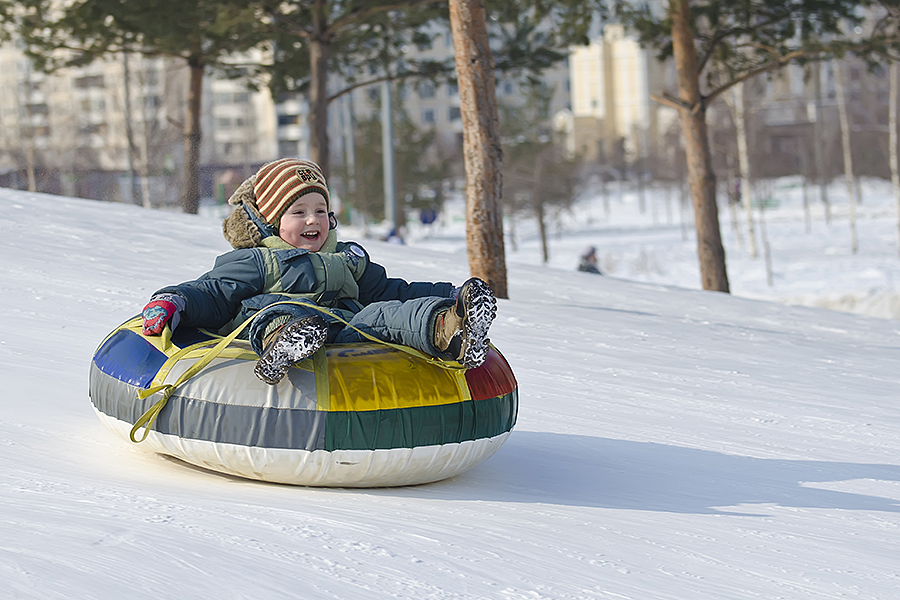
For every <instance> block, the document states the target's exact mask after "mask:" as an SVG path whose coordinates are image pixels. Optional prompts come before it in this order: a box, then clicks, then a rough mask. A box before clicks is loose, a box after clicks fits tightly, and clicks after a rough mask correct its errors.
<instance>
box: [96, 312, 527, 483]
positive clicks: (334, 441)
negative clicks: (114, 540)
mask: <svg viewBox="0 0 900 600" xmlns="http://www.w3.org/2000/svg"><path fill="white" fill-rule="evenodd" d="M218 340H221V338H217V337H215V336H211V335H208V334H205V333H204V332H201V331H198V330H194V329H189V328H180V329H179V330H177V331H176V334H175V335H174V336H172V339H171V340H169V339H168V338H164V337H145V336H143V335H142V334H141V320H140V318H135V319H132V320H131V321H129V322H127V323H125V324H123V325H122V326H120V327H119V328H117V329H116V330H115V331H113V332H112V333H111V334H110V335H109V336H108V337H107V338H106V339H105V340H104V341H103V343H102V344H101V345H100V347H99V348H98V349H97V351H96V353H95V354H94V357H93V360H92V363H91V372H90V399H91V404H92V405H93V407H94V410H95V412H96V413H97V415H98V416H99V417H100V420H101V421H102V422H103V423H104V424H105V425H106V426H107V427H108V428H109V429H110V430H112V431H113V432H114V433H116V434H118V435H120V436H121V437H123V438H124V439H125V440H131V441H137V440H135V438H134V431H135V430H136V429H137V427H136V423H138V421H139V420H140V419H142V417H145V415H147V414H148V411H150V412H152V409H153V408H154V406H157V407H158V406H159V405H160V404H163V406H162V408H161V410H159V411H158V415H157V416H156V418H155V420H152V421H150V423H149V424H148V425H147V426H146V431H145V432H144V433H145V434H146V439H144V441H143V442H142V443H141V445H142V446H146V447H147V448H148V449H150V450H152V451H156V452H160V453H162V454H166V455H169V456H173V457H175V458H178V459H181V460H183V461H185V462H188V463H191V464H194V465H197V466H200V467H204V468H207V469H211V470H213V471H218V472H222V473H228V474H232V475H237V476H240V477H246V478H250V479H259V480H263V481H271V482H277V483H290V484H296V485H308V486H334V487H380V486H398V485H413V484H420V483H427V482H431V481H438V480H440V479H445V478H447V477H452V476H454V475H458V474H460V473H462V472H464V471H466V470H467V469H470V468H472V467H473V466H475V465H477V464H478V463H480V462H482V461H484V460H486V459H488V458H489V457H490V456H492V455H493V454H494V453H495V452H496V451H497V450H498V449H499V448H500V446H501V445H502V444H503V442H504V441H505V440H506V438H507V437H508V436H509V433H510V431H511V430H512V428H513V426H514V425H515V422H516V413H517V410H518V391H517V384H516V380H515V377H514V376H513V373H512V370H511V369H510V367H509V364H508V363H507V362H506V360H505V359H504V358H503V356H502V355H501V354H500V353H499V352H498V351H497V350H496V349H495V348H491V350H490V351H489V352H488V355H487V358H486V360H485V362H484V364H483V365H481V366H480V367H478V368H477V369H468V370H465V369H447V368H442V367H440V366H436V365H435V363H434V361H429V360H426V359H425V358H422V357H418V356H415V355H413V354H409V353H407V352H404V351H402V350H399V349H396V348H392V347H388V346H386V345H381V344H376V343H362V344H342V345H333V346H327V347H326V348H325V349H324V350H323V351H320V352H319V353H317V354H316V355H315V360H313V359H312V358H311V359H307V360H305V361H303V362H301V363H300V364H298V365H295V366H294V367H293V368H291V369H290V370H289V372H288V375H287V376H286V377H285V378H284V380H282V381H281V383H279V384H278V385H275V386H270V385H267V384H265V383H263V382H262V381H260V380H259V379H257V378H256V376H255V375H254V374H253V367H254V365H255V361H256V358H257V357H256V355H255V354H254V353H253V352H252V350H250V346H249V343H247V342H242V341H239V340H237V341H233V342H230V343H229V344H228V345H227V347H225V348H224V350H221V351H219V352H218V353H217V354H216V355H215V358H213V359H211V360H209V359H207V360H208V364H206V365H205V366H203V367H202V368H201V369H200V370H199V371H197V372H196V373H194V374H190V373H188V375H190V376H189V377H188V378H186V380H185V381H184V382H183V383H179V384H178V385H175V386H172V385H169V386H167V387H170V388H171V390H170V392H169V394H170V395H169V396H168V399H167V400H164V402H163V403H159V398H160V394H159V393H157V394H154V395H150V396H149V397H146V398H144V399H141V397H140V396H141V395H142V392H143V394H144V395H146V393H147V391H146V390H147V388H150V387H151V384H152V383H154V382H157V383H158V382H160V381H163V380H164V381H168V382H172V381H176V380H177V379H178V378H179V376H184V375H185V373H186V372H187V371H188V370H190V369H191V367H192V365H195V364H196V365H197V366H200V365H199V364H197V363H198V361H201V360H202V356H203V355H204V353H205V352H208V351H209V347H210V346H211V345H213V344H215V343H216V341H218ZM195 370H196V369H195ZM183 378H184V377H183Z"/></svg>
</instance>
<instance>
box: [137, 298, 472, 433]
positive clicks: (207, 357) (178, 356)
mask: <svg viewBox="0 0 900 600" xmlns="http://www.w3.org/2000/svg"><path fill="white" fill-rule="evenodd" d="M279 304H292V305H301V306H304V307H307V308H312V309H314V310H317V311H319V312H321V313H323V314H325V315H328V316H330V317H332V318H333V319H335V320H337V321H339V322H340V323H343V324H344V325H345V326H346V327H349V328H350V329H352V330H354V331H356V332H357V333H358V334H360V335H361V336H363V337H364V338H366V339H367V340H370V341H372V342H376V343H378V344H383V345H385V346H388V347H390V348H394V349H395V350H399V351H401V352H405V353H407V354H409V355H412V356H415V357H417V358H420V359H422V360H425V361H427V362H429V363H430V364H432V365H434V366H436V367H440V368H442V369H446V370H448V371H464V370H465V367H464V366H463V365H460V364H459V363H457V362H456V361H446V360H444V359H441V358H436V357H433V356H428V355H427V354H425V353H424V352H420V351H418V350H416V349H415V348H410V347H409V346H402V345H400V344H393V343H391V342H386V341H384V340H381V339H378V338H377V337H375V336H373V335H370V334H368V333H366V332H365V331H361V330H359V329H357V328H356V327H354V326H353V325H350V323H348V322H347V321H345V320H344V319H343V318H341V317H339V316H338V315H336V314H335V313H333V312H332V311H330V310H328V309H327V308H323V307H321V306H318V305H316V304H312V303H306V302H295V301H290V300H286V301H282V302H274V303H272V304H269V306H277V305H279ZM266 308H268V306H267V307H266ZM259 314H260V313H256V314H255V315H253V316H252V317H250V318H248V319H247V320H246V321H244V322H243V323H241V324H240V325H239V326H238V327H237V328H236V329H235V330H234V331H232V332H231V333H229V334H228V335H227V336H225V337H223V338H222V339H221V340H219V342H218V343H216V345H215V346H214V347H212V348H210V349H209V350H206V351H205V353H202V354H201V356H200V359H199V360H198V361H197V362H195V363H194V364H193V365H191V366H190V368H188V369H187V370H186V371H185V372H184V373H182V374H181V375H180V376H179V377H178V379H176V380H175V382H173V383H164V381H165V380H166V377H167V376H168V375H169V372H170V371H171V370H172V368H173V367H174V366H175V364H176V363H178V362H179V361H180V360H183V359H184V358H188V355H189V354H190V355H191V356H192V357H193V356H197V353H198V351H199V350H200V349H202V348H204V347H205V346H209V345H211V344H213V343H214V342H215V341H216V340H214V339H213V340H206V341H203V342H198V343H196V344H193V345H191V346H186V347H184V348H182V349H180V350H179V351H178V352H176V353H175V354H173V355H172V356H170V357H169V358H168V359H167V360H166V362H165V363H163V366H162V367H160V369H159V371H157V373H156V376H155V377H154V378H153V381H152V382H151V384H150V387H148V388H146V389H142V390H138V392H137V397H138V399H139V400H145V399H147V398H149V397H150V396H152V395H154V394H157V393H159V392H162V393H163V395H162V398H160V399H159V400H157V401H156V403H154V404H153V406H151V407H150V408H149V409H148V410H147V411H146V412H144V414H142V415H141V416H140V418H139V419H138V420H137V421H136V422H135V423H134V426H133V427H132V428H131V433H130V434H129V437H130V438H131V441H132V442H134V443H135V444H139V443H140V442H143V441H144V440H145V439H147V435H149V433H150V429H152V427H153V424H154V423H155V422H156V418H157V417H158V416H159V413H160V412H161V411H162V409H163V408H165V406H166V403H168V401H169V397H170V396H171V395H172V393H173V392H174V391H175V388H177V387H178V386H179V385H181V384H183V383H184V382H186V381H188V380H189V379H190V378H192V377H193V376H194V375H196V374H197V373H199V372H200V371H201V370H202V369H203V368H205V367H206V366H207V365H208V364H209V363H211V362H212V361H213V360H214V359H215V358H216V357H218V356H219V355H221V354H222V353H223V351H224V350H225V348H226V347H227V346H228V345H229V344H231V343H232V342H233V341H234V340H236V339H237V337H238V336H239V335H240V333H241V332H242V331H243V330H244V328H245V327H247V325H249V324H250V323H251V322H252V321H253V319H255V318H256V317H257V316H259ZM162 335H163V347H164V348H167V347H169V346H170V345H171V338H172V330H171V329H170V328H169V326H168V325H166V327H165V328H164V329H163V333H162ZM316 364H317V368H316V370H317V371H318V370H319V369H322V368H327V367H326V366H325V363H324V353H322V355H321V356H319V357H318V360H317V361H316ZM326 375H327V373H326ZM141 427H144V434H143V435H142V436H141V437H140V439H137V438H136V437H135V436H136V435H137V432H138V430H140V428H141Z"/></svg>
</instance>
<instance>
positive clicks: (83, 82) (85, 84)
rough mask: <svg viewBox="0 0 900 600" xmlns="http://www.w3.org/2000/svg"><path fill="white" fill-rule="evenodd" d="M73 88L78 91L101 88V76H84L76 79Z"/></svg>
mask: <svg viewBox="0 0 900 600" xmlns="http://www.w3.org/2000/svg"><path fill="white" fill-rule="evenodd" d="M75 87H76V88H78V89H80V90H86V89H88V88H102V87H103V75H85V76H84V77H78V78H76V79H75Z"/></svg>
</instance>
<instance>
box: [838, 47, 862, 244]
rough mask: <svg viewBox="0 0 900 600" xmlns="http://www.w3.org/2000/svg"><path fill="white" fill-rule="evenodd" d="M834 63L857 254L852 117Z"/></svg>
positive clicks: (852, 229) (853, 236) (842, 144)
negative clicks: (851, 147) (851, 149)
mask: <svg viewBox="0 0 900 600" xmlns="http://www.w3.org/2000/svg"><path fill="white" fill-rule="evenodd" d="M833 64H834V91H835V92H836V94H837V104H838V116H839V117H840V121H841V147H842V148H843V150H844V179H845V181H846V182H847V196H848V197H849V199H850V248H851V250H852V251H853V254H856V251H857V249H858V248H859V242H858V241H857V239H856V201H857V197H856V194H857V187H856V181H855V176H854V175H853V154H852V152H851V151H850V119H849V118H848V116H847V99H846V97H845V96H844V81H843V77H842V76H841V66H840V65H839V64H838V63H836V62H835V63H833Z"/></svg>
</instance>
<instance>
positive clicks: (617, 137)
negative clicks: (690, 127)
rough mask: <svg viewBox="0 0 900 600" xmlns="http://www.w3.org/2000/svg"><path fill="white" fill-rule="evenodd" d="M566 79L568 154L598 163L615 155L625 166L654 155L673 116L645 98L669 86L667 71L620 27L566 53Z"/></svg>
mask: <svg viewBox="0 0 900 600" xmlns="http://www.w3.org/2000/svg"><path fill="white" fill-rule="evenodd" d="M569 73H570V80H571V98H572V112H571V117H570V123H569V131H570V135H569V140H568V143H569V149H570V151H572V152H577V153H580V154H581V155H582V156H583V157H584V158H585V159H586V160H588V161H601V162H609V161H612V160H613V159H614V156H615V155H616V153H620V154H621V153H623V152H624V156H622V157H619V158H620V159H624V160H627V161H629V162H633V161H635V160H638V159H640V158H642V157H648V156H654V155H655V154H656V152H657V151H658V150H659V143H660V139H661V138H662V135H663V133H664V132H665V131H666V130H667V129H668V128H669V127H671V126H672V124H673V123H674V121H675V119H677V115H676V113H675V111H674V110H673V109H671V108H669V107H666V106H663V105H661V104H659V103H657V102H655V101H654V100H653V99H652V98H651V97H650V96H651V94H658V93H661V92H662V91H663V90H664V89H666V88H671V87H672V86H673V85H674V81H673V73H672V69H671V68H669V67H668V66H667V65H665V64H662V63H660V62H659V61H657V60H656V58H655V57H654V55H653V53H652V52H651V51H648V50H645V49H643V48H641V46H640V45H639V43H638V41H637V39H636V38H634V37H632V36H629V35H627V34H626V32H625V30H624V28H623V27H622V26H621V25H608V26H606V28H605V29H604V31H603V36H602V37H598V38H595V39H594V40H593V41H592V42H591V43H590V45H588V46H577V47H573V48H572V49H571V53H570V55H569Z"/></svg>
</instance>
